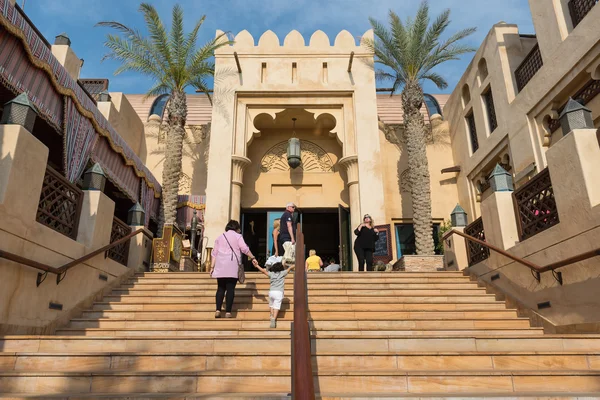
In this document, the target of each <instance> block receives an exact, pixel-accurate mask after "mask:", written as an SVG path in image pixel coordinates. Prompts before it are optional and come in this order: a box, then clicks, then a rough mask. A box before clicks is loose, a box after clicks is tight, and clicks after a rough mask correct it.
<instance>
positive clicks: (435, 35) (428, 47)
mask: <svg viewBox="0 0 600 400" xmlns="http://www.w3.org/2000/svg"><path fill="white" fill-rule="evenodd" d="M448 25H450V10H444V11H443V12H442V13H441V14H440V15H438V17H437V18H436V19H435V21H433V23H432V24H431V26H430V27H429V29H428V30H427V34H426V35H425V37H424V38H423V44H422V46H423V51H424V52H427V53H429V52H431V51H432V50H433V49H434V48H435V47H436V46H437V45H438V43H439V40H440V36H441V35H442V33H444V31H445V30H446V28H447V27H448Z"/></svg>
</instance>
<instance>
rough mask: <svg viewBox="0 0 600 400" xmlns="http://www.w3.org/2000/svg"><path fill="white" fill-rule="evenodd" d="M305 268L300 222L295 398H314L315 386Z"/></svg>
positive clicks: (295, 292) (294, 371)
mask: <svg viewBox="0 0 600 400" xmlns="http://www.w3.org/2000/svg"><path fill="white" fill-rule="evenodd" d="M306 285H307V284H306V270H305V269H304V234H303V233H302V226H301V224H298V228H297V230H296V270H295V273H294V334H293V341H294V344H293V347H292V348H293V356H292V361H293V363H294V368H293V374H292V379H293V384H292V387H293V390H294V391H293V392H292V396H293V397H294V399H299V400H314V398H315V387H314V378H313V373H312V353H311V341H310V330H309V326H308V309H307V304H308V303H307V293H306V287H307V286H306Z"/></svg>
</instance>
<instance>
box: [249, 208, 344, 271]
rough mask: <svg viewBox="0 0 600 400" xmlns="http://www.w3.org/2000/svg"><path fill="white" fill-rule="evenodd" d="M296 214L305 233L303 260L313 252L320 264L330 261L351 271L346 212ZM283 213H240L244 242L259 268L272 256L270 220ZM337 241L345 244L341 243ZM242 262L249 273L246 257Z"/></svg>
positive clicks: (314, 210)
mask: <svg viewBox="0 0 600 400" xmlns="http://www.w3.org/2000/svg"><path fill="white" fill-rule="evenodd" d="M299 211H300V213H299V222H300V223H301V224H302V231H303V232H304V244H305V248H306V254H305V257H308V251H309V250H310V249H314V250H316V251H317V254H318V255H319V256H320V257H321V259H322V260H323V265H328V264H329V260H330V259H333V260H335V262H336V263H339V264H340V265H342V268H343V269H344V270H346V271H347V270H352V265H351V262H352V254H351V245H350V243H349V242H350V238H351V236H350V231H349V229H350V227H349V225H348V211H347V209H344V208H343V207H340V209H336V208H305V209H301V210H299ZM282 213H283V210H281V209H279V210H266V209H246V210H242V218H241V219H242V221H241V222H242V234H243V236H244V240H245V241H246V243H247V244H248V246H249V247H250V250H251V251H252V253H253V254H254V255H255V256H256V257H257V259H258V262H259V263H260V264H261V265H264V263H265V262H266V260H267V258H268V257H269V256H270V255H272V254H273V236H272V233H273V221H274V220H275V219H278V218H280V217H281V214H282ZM340 235H341V236H340ZM340 239H341V240H342V241H343V242H344V243H341V241H340ZM244 259H245V268H246V270H249V271H250V270H252V269H253V268H252V265H251V264H250V263H249V262H248V261H247V260H246V257H244Z"/></svg>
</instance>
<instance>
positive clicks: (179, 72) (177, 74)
mask: <svg viewBox="0 0 600 400" xmlns="http://www.w3.org/2000/svg"><path fill="white" fill-rule="evenodd" d="M169 47H170V49H171V52H172V54H173V75H174V76H173V78H174V79H175V81H176V82H179V83H181V82H182V81H183V79H185V76H184V75H185V67H186V60H187V54H185V34H184V30H183V9H182V8H181V6H180V5H179V4H175V5H174V6H173V18H172V22H171V38H170V42H169Z"/></svg>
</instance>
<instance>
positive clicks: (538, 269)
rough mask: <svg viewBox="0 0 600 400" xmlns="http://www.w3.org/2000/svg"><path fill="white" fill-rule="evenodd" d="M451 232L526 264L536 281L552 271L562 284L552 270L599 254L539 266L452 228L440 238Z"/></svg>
mask: <svg viewBox="0 0 600 400" xmlns="http://www.w3.org/2000/svg"><path fill="white" fill-rule="evenodd" d="M453 234H457V235H458V236H462V237H463V238H465V239H467V240H469V241H471V242H475V243H478V244H480V245H482V246H485V247H487V248H488V249H490V250H493V251H495V252H496V253H498V254H501V255H503V256H505V257H507V258H510V259H511V260H513V261H516V262H518V263H519V264H522V265H524V266H526V267H527V268H529V269H530V270H531V273H532V274H533V276H534V278H535V279H536V280H537V281H538V282H540V280H541V274H542V273H543V272H548V271H552V275H553V276H554V279H556V281H557V282H558V283H560V284H561V285H562V284H563V282H562V274H561V273H560V272H555V271H554V270H556V269H558V268H562V267H565V266H567V265H571V264H575V263H576V262H579V261H584V260H587V259H589V258H593V257H596V256H600V248H597V249H595V250H591V251H587V252H585V253H581V254H579V255H576V256H573V257H569V258H566V259H564V260H562V261H557V262H554V263H551V264H548V265H545V266H540V265H537V264H534V263H532V262H531V261H527V260H524V259H522V258H521V257H517V256H515V255H512V254H510V253H508V252H506V251H505V250H502V249H501V248H499V247H496V246H494V245H493V244H489V243H486V242H484V241H483V240H479V239H477V238H475V237H473V236H471V235H467V234H466V233H463V232H459V231H457V230H455V229H452V230H451V231H450V232H448V233H446V234H445V235H444V236H443V237H442V240H447V239H449V238H450V236H452V235H453ZM498 269H499V268H498ZM494 271H496V270H494Z"/></svg>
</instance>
